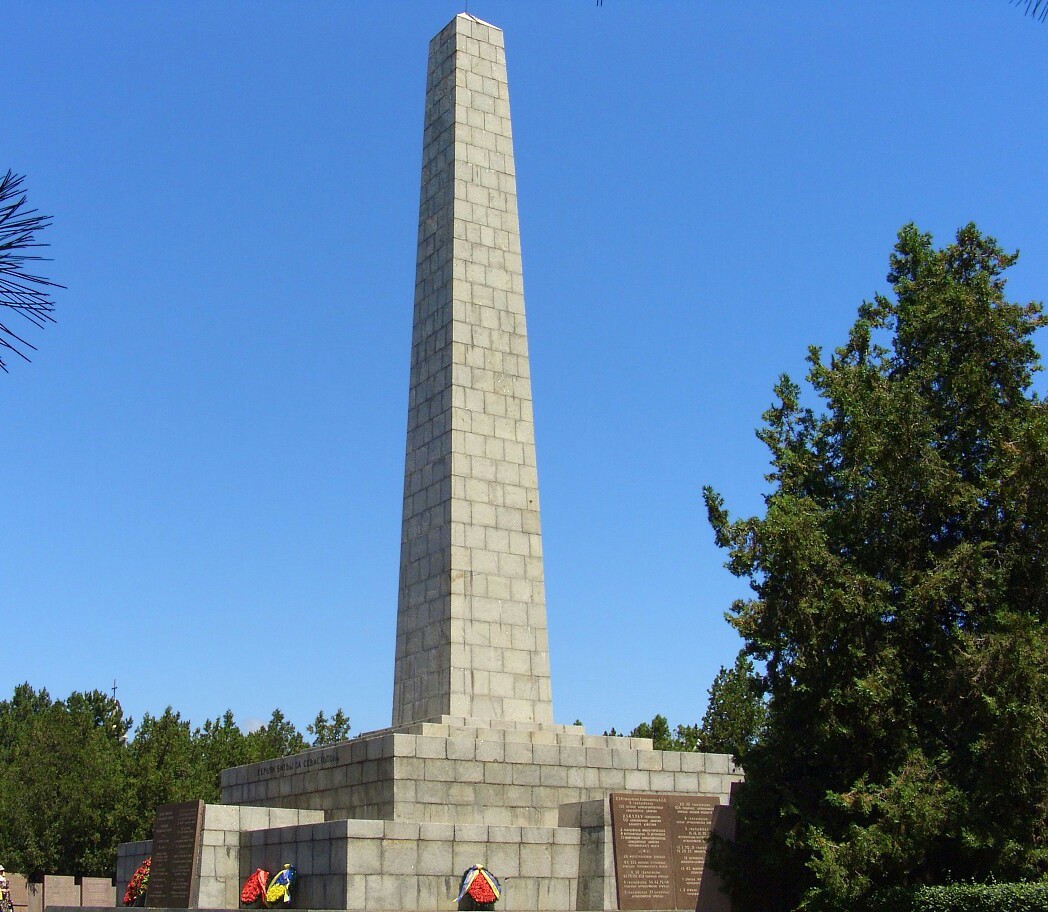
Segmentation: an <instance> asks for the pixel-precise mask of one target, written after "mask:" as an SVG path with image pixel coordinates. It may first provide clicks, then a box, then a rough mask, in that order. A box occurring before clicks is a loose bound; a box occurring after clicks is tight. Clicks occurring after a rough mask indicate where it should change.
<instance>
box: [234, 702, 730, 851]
mask: <svg viewBox="0 0 1048 912" xmlns="http://www.w3.org/2000/svg"><path fill="white" fill-rule="evenodd" d="M738 778H739V773H738V771H737V770H736V769H735V768H734V767H733V765H732V762H731V758H730V757H729V756H728V755H726V754H701V753H683V752H678V751H657V750H653V749H652V742H651V739H649V738H622V737H615V736H605V735H587V734H586V733H585V731H584V730H583V729H582V727H581V726H562V725H542V724H536V723H530V724H529V723H512V722H501V723H500V722H486V723H483V725H482V724H480V723H479V722H473V723H472V724H470V720H467V719H454V718H450V717H445V718H444V719H442V720H441V722H439V723H433V722H421V723H414V724H412V725H408V726H404V727H401V728H397V729H384V730H380V731H376V732H371V733H369V734H367V735H363V736H361V737H359V738H356V739H354V740H352V741H347V742H345V743H343V744H340V745H338V746H335V747H329V748H315V749H313V750H311V751H307V752H305V753H302V754H299V755H297V756H296V757H290V758H286V759H285V760H278V761H270V762H267V763H258V764H253V765H250V766H240V767H235V768H233V769H229V770H226V771H225V772H223V774H222V802H223V803H224V804H237V805H238V804H245V805H258V806H267V807H284V808H301V809H312V810H321V811H324V812H325V815H326V816H327V818H328V819H338V818H342V817H345V818H376V819H382V820H415V821H420V822H427V823H483V824H491V825H495V826H555V825H557V822H558V820H559V808H560V806H561V805H562V804H567V803H570V802H580V801H589V800H592V799H596V798H603V797H604V796H605V794H606V793H607V792H610V791H633V792H652V791H654V792H680V793H685V794H701V795H712V796H716V797H717V798H719V799H720V800H721V802H722V803H727V801H728V797H729V794H730V791H731V783H732V782H733V781H736V780H737V779H738ZM467 867H468V865H467Z"/></svg>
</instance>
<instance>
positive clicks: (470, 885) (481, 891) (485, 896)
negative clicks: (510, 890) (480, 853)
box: [455, 864, 502, 903]
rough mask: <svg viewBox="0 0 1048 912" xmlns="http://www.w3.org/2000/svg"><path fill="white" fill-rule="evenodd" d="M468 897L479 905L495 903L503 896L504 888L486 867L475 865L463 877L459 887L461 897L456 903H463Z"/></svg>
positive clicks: (459, 896)
mask: <svg viewBox="0 0 1048 912" xmlns="http://www.w3.org/2000/svg"><path fill="white" fill-rule="evenodd" d="M466 896H469V897H470V898H471V899H472V900H473V901H474V902H477V903H493V902H497V901H498V900H499V898H500V897H501V896H502V887H501V886H500V884H499V880H498V878H497V877H496V876H495V875H494V874H492V873H491V871H489V870H488V869H487V868H485V867H484V865H479V864H475V865H473V867H472V868H469V869H468V870H467V871H466V873H465V874H463V875H462V884H461V885H460V886H459V895H458V899H456V900H455V902H462V900H463V898H464V897H466Z"/></svg>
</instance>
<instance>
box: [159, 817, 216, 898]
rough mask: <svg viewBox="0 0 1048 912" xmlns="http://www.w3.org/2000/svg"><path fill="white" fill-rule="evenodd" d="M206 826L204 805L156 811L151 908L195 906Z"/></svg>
mask: <svg viewBox="0 0 1048 912" xmlns="http://www.w3.org/2000/svg"><path fill="white" fill-rule="evenodd" d="M203 823H204V802H203V801H183V802H181V803H180V804H162V805H160V807H158V808H157V809H156V822H155V823H154V824H153V863H152V865H151V866H150V869H149V890H148V892H147V893H146V904H147V905H149V906H153V907H155V908H166V909H188V908H190V907H191V906H192V899H193V883H194V882H195V880H196V874H197V865H198V864H199V859H200V831H201V828H202V826H203Z"/></svg>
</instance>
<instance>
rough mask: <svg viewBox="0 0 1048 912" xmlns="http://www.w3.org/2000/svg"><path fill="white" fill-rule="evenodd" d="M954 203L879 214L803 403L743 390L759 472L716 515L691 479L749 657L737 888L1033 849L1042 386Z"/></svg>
mask: <svg viewBox="0 0 1048 912" xmlns="http://www.w3.org/2000/svg"><path fill="white" fill-rule="evenodd" d="M1015 259H1016V255H1013V254H1007V253H1005V252H1004V251H1003V250H1002V249H1001V248H1000V247H999V246H998V245H997V243H996V242H995V241H994V240H993V239H992V238H989V237H985V236H983V235H982V234H980V232H979V231H978V230H977V229H976V228H975V227H974V226H972V225H969V226H968V227H966V228H964V229H962V230H961V231H960V232H958V234H957V239H956V242H955V243H953V244H950V245H948V246H946V247H944V248H943V249H941V250H939V249H935V248H934V247H933V245H932V241H931V237H930V236H929V235H926V234H922V233H921V232H919V231H918V230H917V229H916V228H915V227H914V226H912V225H909V226H906V227H905V228H904V229H903V230H902V231H901V232H900V234H899V239H898V243H897V245H896V247H895V251H894V253H893V254H892V257H891V261H890V262H891V269H890V273H889V276H888V280H889V282H890V284H891V285H892V288H893V291H894V295H893V296H892V297H890V298H889V297H887V296H882V295H878V296H876V297H875V298H874V300H873V301H872V302H868V303H864V304H863V305H862V306H861V308H860V309H859V315H858V319H857V321H856V323H855V325H854V327H853V328H852V330H851V333H850V335H849V338H848V341H847V343H846V344H845V345H843V346H842V347H841V348H839V349H837V350H836V352H835V353H834V355H833V356H832V357H831V358H830V359H829V362H828V363H827V362H824V360H823V357H822V353H821V352H820V351H818V350H817V349H813V350H812V351H811V353H810V356H809V364H810V371H809V374H808V380H809V383H810V384H811V387H812V388H813V389H814V391H815V394H816V395H817V396H818V397H819V399H820V400H821V410H820V411H818V412H816V411H813V410H812V409H810V408H807V407H804V406H802V405H801V390H800V388H799V387H798V386H797V385H796V384H795V383H793V382H792V381H791V380H790V379H789V378H788V377H783V378H782V380H781V381H780V382H779V384H778V386H777V387H776V396H777V400H778V401H777V403H776V404H775V405H774V406H773V407H772V408H771V409H769V410H768V411H767V412H766V413H765V416H764V419H765V424H764V427H763V428H762V430H761V431H760V432H759V436H760V438H761V439H762V440H763V441H764V442H765V443H766V444H767V445H768V447H769V449H770V450H771V457H772V470H771V474H770V475H769V476H768V480H769V481H770V482H771V484H772V490H771V493H770V494H769V495H767V496H766V510H765V514H764V516H763V517H753V518H747V519H740V520H734V521H733V520H731V519H730V518H729V516H728V513H727V511H726V510H725V508H724V504H723V501H722V500H721V498H720V497H719V496H717V495H716V494H715V493H714V492H713V491H711V490H709V489H707V490H706V502H707V508H708V511H709V516H710V521H711V523H712V525H713V528H714V531H715V535H716V539H717V542H718V544H719V545H720V546H721V547H723V548H726V549H727V551H728V554H729V561H728V566H729V568H730V569H731V571H732V572H733V573H734V574H736V575H737V576H740V577H745V578H748V579H749V580H750V584H751V587H752V589H753V598H751V599H748V600H742V601H739V602H737V603H736V604H735V605H734V606H733V607H732V623H733V624H734V626H735V627H736V628H737V630H738V631H739V633H740V634H741V635H742V636H743V638H744V640H745V642H746V650H747V652H748V654H749V655H750V656H752V657H753V658H755V659H758V660H760V661H762V662H764V663H766V674H765V676H764V678H763V686H764V689H765V691H766V694H767V696H768V699H769V703H768V720H767V724H766V726H765V731H764V735H763V737H762V738H761V741H760V742H759V744H758V745H757V746H756V747H755V748H753V749H752V750H751V751H750V752H749V754H748V755H747V757H746V774H747V781H746V784H745V786H744V787H743V788H742V789H741V790H740V792H739V794H738V800H737V804H738V836H737V842H736V844H735V845H734V846H731V845H727V844H724V843H720V844H718V845H717V846H716V848H715V853H714V863H715V864H716V865H718V866H719V867H721V869H722V870H724V871H725V872H726V873H727V874H728V875H729V877H730V880H731V883H732V884H733V891H734V894H735V899H736V909H738V910H749V909H758V908H760V909H766V910H775V909H793V908H796V907H797V905H798V904H799V903H801V902H802V901H804V902H805V903H806V908H810V909H823V908H825V909H835V908H849V909H863V908H867V907H870V908H872V907H873V905H874V904H875V903H876V902H877V901H879V900H882V899H884V898H885V897H887V896H890V893H891V890H892V889H896V888H903V889H905V888H907V887H909V886H911V885H915V884H919V883H939V882H946V881H949V880H951V879H952V878H962V877H963V878H975V879H986V878H990V877H994V876H995V877H997V878H999V879H1015V878H1026V877H1039V876H1041V875H1043V874H1045V873H1048V853H1046V846H1048V826H1046V823H1048V821H1046V809H1048V726H1046V724H1045V722H1046V720H1048V636H1046V627H1045V623H1046V621H1048V575H1046V574H1048V564H1046V559H1045V555H1046V554H1048V412H1046V409H1045V403H1044V402H1042V401H1041V400H1040V399H1039V398H1038V397H1037V396H1036V395H1034V394H1032V392H1031V376H1032V373H1033V372H1034V371H1035V370H1038V369H1039V367H1040V365H1039V359H1038V356H1037V352H1036V350H1035V348H1034V345H1033V341H1032V336H1033V333H1034V332H1035V330H1036V329H1037V328H1039V327H1041V326H1043V325H1044V324H1045V319H1044V317H1043V315H1042V310H1041V307H1040V305H1038V304H1016V303H1012V302H1009V301H1007V300H1006V299H1005V297H1004V289H1005V280H1004V276H1003V273H1004V271H1005V270H1006V269H1007V268H1008V267H1009V266H1011V265H1012V263H1014V262H1015Z"/></svg>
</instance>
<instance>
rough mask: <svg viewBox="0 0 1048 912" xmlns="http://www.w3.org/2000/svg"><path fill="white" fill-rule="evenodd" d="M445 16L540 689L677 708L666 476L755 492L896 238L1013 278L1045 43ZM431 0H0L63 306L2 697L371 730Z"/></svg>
mask: <svg viewBox="0 0 1048 912" xmlns="http://www.w3.org/2000/svg"><path fill="white" fill-rule="evenodd" d="M469 7H470V11H471V12H473V13H474V14H476V15H478V16H480V17H481V18H484V19H487V20H488V21H490V22H493V23H495V24H496V25H499V26H501V27H502V28H503V29H504V30H505V33H506V46H507V58H508V63H509V80H510V94H511V103H512V111H513V126H514V135H515V147H516V160H517V171H518V191H519V199H520V213H521V228H522V233H523V250H524V280H525V292H526V300H527V308H528V323H529V331H530V344H531V367H532V375H533V382H534V396H535V420H536V436H537V441H538V465H539V479H540V489H541V501H542V522H543V533H544V537H545V542H544V544H545V554H546V578H547V596H548V612H549V625H550V643H551V647H550V649H551V659H552V669H553V696H554V711H555V714H556V717H557V720H558V721H560V722H572V721H573V720H575V719H576V718H580V719H581V720H582V721H583V722H584V723H585V724H586V725H587V727H588V729H589V730H591V731H596V732H600V731H602V730H603V729H605V728H608V727H610V726H615V727H617V728H619V729H620V730H621V729H623V728H629V727H631V726H632V725H634V724H636V723H637V722H638V721H641V720H644V719H649V718H650V717H651V716H652V715H653V714H654V713H656V712H662V713H665V714H667V715H668V716H669V717H670V720H671V722H673V723H677V722H682V721H684V722H690V721H695V720H697V719H699V718H700V717H701V715H702V712H703V709H704V706H705V701H706V689H707V687H708V686H709V684H710V682H711V680H712V678H713V676H714V674H715V673H716V671H717V669H718V668H719V667H720V666H721V665H722V664H731V662H732V661H733V659H734V656H735V654H736V651H737V649H738V646H739V641H738V639H737V637H736V636H735V634H734V632H733V631H732V630H731V628H730V627H729V626H728V625H727V623H726V622H725V621H724V619H723V612H724V610H725V609H726V608H727V607H728V605H729V603H730V601H731V599H732V598H734V597H737V596H738V595H740V594H742V593H743V592H744V591H745V587H744V586H743V584H741V583H739V582H738V581H736V580H734V579H733V578H732V577H731V576H730V575H729V574H728V573H727V571H726V570H724V569H723V566H722V564H723V559H724V556H723V555H722V554H721V553H720V552H718V551H717V550H716V549H715V548H714V546H713V544H712V540H711V539H712V536H711V533H710V530H709V528H708V526H707V524H706V521H705V513H704V509H703V506H702V502H701V497H700V488H701V486H702V485H703V484H704V483H709V484H712V485H714V486H715V487H716V488H718V489H719V490H720V491H721V492H722V493H723V494H724V495H725V497H726V499H727V501H728V504H729V506H730V507H731V508H732V509H733V510H734V511H735V512H741V513H745V512H750V513H752V512H756V511H759V510H760V508H761V493H762V491H763V489H764V482H763V478H762V476H763V473H764V471H765V470H766V466H767V460H766V454H765V452H764V450H763V447H762V446H761V445H760V444H759V443H758V441H757V440H756V439H755V438H754V434H753V430H754V428H755V427H756V426H757V425H758V423H759V420H760V414H761V412H762V410H763V409H764V408H765V407H766V406H767V405H768V404H769V403H770V401H771V387H772V384H773V383H774V381H775V379H776V377H777V376H778V374H779V373H781V372H783V371H788V372H790V373H792V374H794V375H801V374H802V373H803V359H804V354H805V351H806V348H807V346H808V345H809V344H810V343H819V344H824V345H828V346H832V345H835V344H839V343H840V342H842V341H843V340H844V338H845V335H846V332H847V329H848V327H849V326H850V324H851V322H852V320H853V318H854V315H855V310H856V308H857V306H858V305H859V303H860V302H861V301H862V299H863V298H864V297H867V298H868V297H869V296H871V295H872V294H873V293H874V292H876V291H879V290H885V289H886V287H887V286H886V282H885V273H886V271H887V257H888V253H889V251H890V248H891V245H892V243H893V240H894V236H895V233H896V231H897V230H898V228H899V227H900V226H901V225H902V224H903V223H905V222H907V221H909V220H914V221H915V222H917V223H918V225H920V226H921V227H922V228H924V229H925V230H928V231H931V232H933V233H934V235H935V236H936V238H937V240H939V241H941V242H946V241H947V240H949V239H950V237H951V236H952V234H953V233H954V232H955V231H956V229H957V228H958V227H959V226H961V225H963V224H965V223H966V222H968V221H970V220H974V221H975V222H976V223H977V224H978V225H979V226H980V227H982V228H983V229H984V230H986V231H988V232H990V233H992V234H994V235H995V236H997V237H998V238H999V239H1000V240H1001V242H1002V243H1003V244H1004V245H1005V246H1007V247H1010V248H1015V247H1019V248H1021V249H1022V252H1023V257H1022V260H1021V261H1020V264H1019V265H1018V266H1017V267H1016V268H1015V269H1014V270H1013V274H1012V282H1011V285H1010V291H1011V293H1012V296H1013V297H1015V298H1020V299H1030V298H1040V297H1043V296H1044V295H1045V293H1046V290H1048V181H1046V180H1045V173H1046V172H1045V165H1046V158H1045V149H1046V148H1048V131H1046V122H1048V113H1046V112H1048V101H1046V96H1045V86H1046V85H1048V78H1046V77H1048V24H1045V25H1042V24H1039V23H1037V22H1035V21H1033V20H1031V19H1029V18H1024V16H1023V15H1022V12H1021V10H1019V9H1016V8H1015V7H1013V6H1010V5H1009V3H1008V2H1007V0H970V2H934V0H930V2H923V3H913V2H911V0H906V2H902V0H897V2H876V3H873V2H867V3H859V2H848V3H841V2H829V0H827V2H819V3H814V2H813V3H789V4H785V3H772V2H755V3H738V2H726V0H724V2H701V3H700V2H693V0H689V2H679V3H669V2H640V0H604V2H603V6H601V7H597V6H596V5H595V0H559V2H542V0H512V2H511V0H470V4H469ZM461 9H462V4H461V3H454V2H450V0H448V2H445V0H426V2H395V0H382V2H365V0H344V2H340V3H336V2H324V3H320V2H294V3H291V2H284V3H277V2H266V3H257V2H223V3H213V2H172V3H129V2H125V3H79V4H72V3H54V2H34V3H9V4H6V5H5V28H4V31H5V35H6V40H5V47H4V53H3V55H2V58H0V85H2V86H3V89H4V104H3V106H2V111H0V138H2V144H0V149H2V153H3V154H2V156H0V168H5V169H6V168H8V167H10V168H12V169H13V170H15V171H16V172H19V173H22V174H25V175H26V176H27V187H28V189H29V192H30V202H31V203H32V204H33V205H35V206H36V207H38V208H39V209H40V210H42V211H43V212H46V213H49V214H51V215H53V216H54V226H53V228H52V229H50V230H49V231H48V232H47V238H46V239H47V240H48V241H50V243H51V245H52V246H51V250H50V255H51V256H52V257H53V259H54V262H53V263H52V264H50V265H49V267H48V268H49V271H50V274H51V275H52V276H53V277H54V278H55V279H57V280H58V281H61V282H63V283H64V284H66V285H67V286H68V290H67V291H63V292H60V293H59V295H58V303H59V311H58V317H59V323H58V325H57V326H53V327H50V328H48V329H47V330H46V331H45V332H33V333H32V334H31V339H32V341H33V342H35V343H37V344H38V345H39V348H40V351H39V353H38V355H37V356H36V358H35V360H34V362H33V363H32V364H31V365H25V364H22V363H12V364H11V368H12V369H11V373H10V375H8V376H0V427H2V428H3V435H4V436H3V439H4V447H3V459H2V474H0V485H2V490H0V503H2V504H3V522H2V525H0V603H2V612H0V617H2V621H3V632H4V637H3V643H4V645H3V661H2V663H0V669H2V671H0V695H3V696H7V695H9V694H10V692H11V689H12V688H13V687H14V685H15V684H17V683H18V682H21V681H23V680H28V681H30V682H31V683H33V684H34V685H35V686H37V687H47V688H48V689H49V690H50V691H51V693H52V695H54V696H65V695H66V694H68V693H69V692H70V691H71V690H73V689H91V688H100V689H105V688H108V687H109V686H110V685H111V683H112V681H113V679H114V678H116V679H117V680H118V682H119V694H118V695H119V697H120V699H121V701H122V703H123V705H124V707H125V710H126V711H127V712H130V713H131V714H132V715H133V716H134V717H135V718H136V719H137V718H140V717H141V715H142V713H143V711H150V712H153V713H157V712H160V711H162V710H163V708H164V707H165V706H166V705H168V704H172V705H173V706H174V707H175V708H176V709H179V710H181V711H182V712H183V714H184V715H186V716H188V717H189V718H190V719H191V720H192V721H193V722H194V723H197V724H200V723H202V722H203V721H204V720H205V719H206V718H208V717H214V716H216V715H218V714H220V713H221V712H223V711H224V710H225V709H226V708H227V707H228V708H231V709H232V710H233V712H234V714H235V716H236V717H237V719H238V720H240V721H242V722H244V723H249V722H250V720H253V719H262V718H268V716H269V714H270V712H271V710H272V709H273V708H274V707H280V708H282V709H283V710H284V711H285V713H286V714H287V715H288V716H289V717H290V718H291V719H292V720H293V721H294V722H296V723H297V724H298V725H299V726H300V727H303V728H304V727H305V725H306V724H307V723H308V722H309V721H310V720H311V719H312V717H313V715H315V713H316V711H317V710H318V709H321V708H324V709H326V710H327V711H328V712H330V711H332V710H333V709H335V708H336V707H338V706H341V707H343V708H344V709H345V711H346V712H347V713H348V714H349V715H350V716H351V719H352V723H353V729H354V731H356V732H360V731H366V730H370V729H374V728H379V727H383V726H385V725H387V724H388V722H389V715H390V707H391V694H392V672H393V649H394V625H395V613H396V594H397V565H398V550H399V537H400V509H401V485H402V473H403V448H404V430H405V421H406V403H407V387H408V355H409V344H410V333H411V302H412V292H413V285H414V260H415V232H416V222H417V207H418V182H419V165H420V154H421V127H422V106H423V96H424V88H425V69H426V49H427V44H428V41H429V38H430V37H431V36H432V35H433V34H435V33H436V32H437V31H438V30H439V29H440V28H441V27H442V26H443V25H444V24H445V23H446V22H447V21H449V20H450V19H451V18H452V16H454V15H455V14H456V13H457V12H459V11H460V10H461ZM1044 342H1045V339H1044V337H1043V336H1042V337H1041V338H1040V339H1039V345H1040V347H1041V349H1042V351H1043V349H1044ZM1038 384H1039V388H1040V389H1042V390H1043V389H1044V380H1043V377H1042V379H1039V380H1038Z"/></svg>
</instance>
